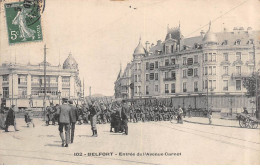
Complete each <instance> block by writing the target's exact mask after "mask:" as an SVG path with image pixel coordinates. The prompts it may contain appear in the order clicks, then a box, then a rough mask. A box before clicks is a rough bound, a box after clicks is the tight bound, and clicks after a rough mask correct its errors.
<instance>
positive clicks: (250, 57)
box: [249, 52, 254, 61]
mask: <svg viewBox="0 0 260 168" xmlns="http://www.w3.org/2000/svg"><path fill="white" fill-rule="evenodd" d="M253 60H254V53H253V52H249V61H253Z"/></svg>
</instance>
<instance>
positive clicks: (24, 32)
mask: <svg viewBox="0 0 260 168" xmlns="http://www.w3.org/2000/svg"><path fill="white" fill-rule="evenodd" d="M17 10H18V12H17V15H16V16H15V18H14V19H13V21H12V24H14V25H18V26H19V31H20V38H23V40H22V41H26V39H27V38H32V39H34V38H35V36H34V34H35V33H36V32H35V30H32V29H30V28H29V27H27V25H26V17H27V16H28V17H32V16H29V14H28V12H29V10H31V9H27V8H24V7H23V6H21V7H18V8H17Z"/></svg>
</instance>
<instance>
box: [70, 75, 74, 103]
mask: <svg viewBox="0 0 260 168" xmlns="http://www.w3.org/2000/svg"><path fill="white" fill-rule="evenodd" d="M74 96H75V78H74V76H71V77H70V97H71V98H73V97H74Z"/></svg>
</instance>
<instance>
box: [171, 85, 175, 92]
mask: <svg viewBox="0 0 260 168" xmlns="http://www.w3.org/2000/svg"><path fill="white" fill-rule="evenodd" d="M171 93H175V83H172V84H171Z"/></svg>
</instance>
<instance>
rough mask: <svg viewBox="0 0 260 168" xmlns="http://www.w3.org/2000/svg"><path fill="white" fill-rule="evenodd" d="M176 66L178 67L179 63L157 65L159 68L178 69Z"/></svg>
mask: <svg viewBox="0 0 260 168" xmlns="http://www.w3.org/2000/svg"><path fill="white" fill-rule="evenodd" d="M178 68H179V64H168V65H165V66H160V67H159V69H160V70H173V69H178Z"/></svg>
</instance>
